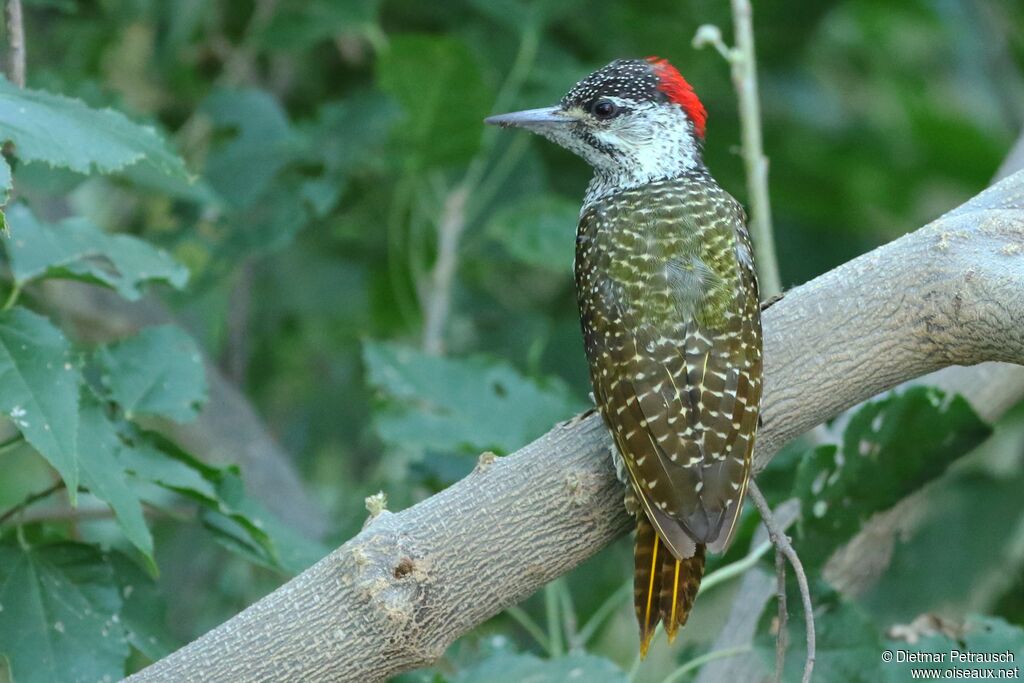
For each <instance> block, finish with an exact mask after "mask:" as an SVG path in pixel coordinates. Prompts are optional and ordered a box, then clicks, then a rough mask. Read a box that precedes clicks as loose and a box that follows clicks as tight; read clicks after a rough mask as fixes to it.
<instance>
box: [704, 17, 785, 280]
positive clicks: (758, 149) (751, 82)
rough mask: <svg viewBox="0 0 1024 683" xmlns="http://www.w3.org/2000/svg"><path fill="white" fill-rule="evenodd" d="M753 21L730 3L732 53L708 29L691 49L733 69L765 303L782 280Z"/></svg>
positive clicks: (712, 28) (707, 27) (716, 30)
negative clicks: (707, 49)
mask: <svg viewBox="0 0 1024 683" xmlns="http://www.w3.org/2000/svg"><path fill="white" fill-rule="evenodd" d="M752 15H753V10H752V9H751V7H750V0H732V17H733V26H734V28H735V33H736V47H733V48H730V47H728V46H727V45H726V44H725V42H724V41H723V40H722V32H721V31H720V30H719V28H718V27H717V26H714V25H711V24H705V25H704V26H701V27H700V28H698V29H697V33H696V35H694V37H693V46H694V47H695V48H698V49H699V48H702V47H704V46H705V45H710V46H712V47H714V48H715V50H717V51H718V54H720V55H722V57H723V58H724V59H725V61H727V62H729V65H730V66H731V68H732V82H733V86H734V87H735V88H736V99H737V101H738V103H739V110H740V132H741V135H742V138H743V164H744V166H745V167H746V172H747V194H748V195H749V202H750V232H751V234H752V235H753V238H754V254H755V257H756V259H755V260H756V261H757V274H758V279H759V280H760V285H761V297H762V298H763V299H769V298H771V297H773V296H775V295H776V294H778V293H779V292H781V291H782V279H781V278H780V277H779V262H778V259H777V258H776V256H775V237H774V235H773V233H772V209H771V202H770V201H769V195H768V158H767V157H766V156H765V155H764V143H763V141H762V137H761V102H760V98H759V96H758V92H757V56H756V53H755V52H754V28H753V23H752Z"/></svg>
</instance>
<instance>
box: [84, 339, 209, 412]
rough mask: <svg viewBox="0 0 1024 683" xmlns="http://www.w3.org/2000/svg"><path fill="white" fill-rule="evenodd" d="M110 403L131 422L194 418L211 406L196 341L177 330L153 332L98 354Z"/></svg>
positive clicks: (102, 379) (96, 357)
mask: <svg viewBox="0 0 1024 683" xmlns="http://www.w3.org/2000/svg"><path fill="white" fill-rule="evenodd" d="M95 359H96V363H97V365H98V366H99V368H100V373H101V381H102V383H103V386H104V388H105V390H106V393H107V397H109V398H110V399H111V400H112V401H115V402H116V403H118V404H119V405H120V406H121V407H122V408H123V409H124V412H125V415H127V416H128V417H129V418H131V417H133V416H135V415H159V416H162V417H168V418H170V419H172V420H176V421H178V422H187V421H189V420H192V419H193V418H195V416H196V414H197V413H198V411H199V407H200V406H201V405H202V404H203V402H204V401H206V373H205V369H204V368H203V359H202V356H201V355H200V353H199V348H198V347H197V346H196V343H195V341H193V339H192V337H190V336H189V335H187V334H186V333H185V332H183V331H181V330H180V329H179V328H177V327H174V326H172V325H163V326H160V327H148V328H146V329H144V330H143V331H142V332H139V333H138V334H137V335H135V336H134V337H129V338H128V339H125V340H123V341H120V342H117V343H116V344H111V345H109V346H105V347H101V348H100V349H98V350H97V351H96V354H95Z"/></svg>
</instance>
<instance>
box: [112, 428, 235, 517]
mask: <svg viewBox="0 0 1024 683" xmlns="http://www.w3.org/2000/svg"><path fill="white" fill-rule="evenodd" d="M121 461H122V462H123V463H124V466H125V469H126V470H128V471H129V472H131V473H132V474H133V475H135V477H136V478H137V479H140V480H144V481H148V482H151V483H153V484H157V485H159V486H162V487H164V488H166V489H168V490H171V491H175V492H177V493H180V494H182V495H186V496H188V497H189V498H192V499H194V500H199V501H202V502H203V503H205V504H211V505H216V504H217V502H218V501H217V489H216V488H215V487H214V485H213V484H212V483H210V481H209V478H208V477H207V476H204V475H203V471H204V470H205V469H206V468H205V467H204V468H203V469H200V468H198V467H196V466H194V465H193V464H192V463H191V462H186V461H183V460H180V459H178V458H175V457H173V456H171V455H168V454H167V453H166V452H164V451H163V450H161V449H160V448H158V447H157V446H156V445H155V444H153V443H151V442H150V441H146V440H139V439H134V443H132V444H131V445H129V446H127V447H126V448H125V449H124V450H123V451H122V453H121ZM196 463H198V461H196Z"/></svg>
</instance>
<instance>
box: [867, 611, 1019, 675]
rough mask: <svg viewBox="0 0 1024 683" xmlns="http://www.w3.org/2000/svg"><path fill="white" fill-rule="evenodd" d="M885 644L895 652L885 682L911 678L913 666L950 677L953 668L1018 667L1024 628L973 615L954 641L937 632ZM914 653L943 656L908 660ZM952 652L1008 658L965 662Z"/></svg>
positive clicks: (885, 667) (963, 669) (887, 648)
mask: <svg viewBox="0 0 1024 683" xmlns="http://www.w3.org/2000/svg"><path fill="white" fill-rule="evenodd" d="M883 647H884V648H885V649H886V650H888V651H889V652H891V653H893V661H892V662H890V663H887V664H885V665H883V667H882V673H883V674H884V675H883V676H882V678H881V680H882V681H883V683H901V682H902V681H909V680H911V676H912V674H911V671H912V670H914V669H918V670H920V669H933V670H939V672H940V675H939V678H943V679H947V680H948V679H950V678H951V677H952V675H946V674H947V672H950V673H952V672H953V671H962V672H966V671H977V672H982V671H986V670H990V669H1015V668H1018V667H1019V666H1020V662H1021V660H1022V658H1024V629H1021V627H1020V626H1017V625H1015V624H1008V623H1006V622H1005V621H1003V620H1002V619H1000V618H998V617H983V616H972V617H970V618H969V619H968V620H967V621H966V623H965V624H964V628H963V631H962V633H960V634H958V638H957V639H956V640H954V639H953V638H951V637H950V636H949V635H945V634H942V633H935V634H931V635H923V636H921V637H920V639H919V640H917V641H916V642H913V643H910V642H907V641H905V640H892V639H888V640H886V642H885V643H884V645H883ZM911 653H915V654H916V653H926V654H928V655H934V654H936V653H939V654H941V655H942V656H943V661H941V662H929V660H923V661H922V660H918V661H916V662H909V661H907V660H908V659H910V658H911V656H910V655H911ZM952 653H964V654H978V655H982V654H994V655H998V656H1000V657H1003V658H1007V659H1008V661H989V662H985V661H974V662H972V661H965V660H964V658H963V656H962V655H957V656H956V657H955V658H954V656H953V654H952ZM1010 658H1012V659H1010ZM980 677H982V676H973V677H972V676H969V675H964V676H960V678H980Z"/></svg>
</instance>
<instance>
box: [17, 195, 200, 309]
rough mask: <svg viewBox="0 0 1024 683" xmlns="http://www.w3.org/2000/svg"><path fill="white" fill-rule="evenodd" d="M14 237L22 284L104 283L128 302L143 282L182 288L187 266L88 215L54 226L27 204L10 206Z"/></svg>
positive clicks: (137, 294) (186, 274)
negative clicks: (52, 281) (108, 230)
mask: <svg viewBox="0 0 1024 683" xmlns="http://www.w3.org/2000/svg"><path fill="white" fill-rule="evenodd" d="M7 217H8V223H9V225H10V230H11V238H10V239H9V240H8V241H7V242H5V245H6V249H7V253H8V254H9V256H10V261H11V272H12V274H13V275H14V280H15V282H16V283H17V284H18V285H19V286H24V285H25V284H27V283H28V282H30V281H32V280H36V279H39V278H44V277H61V278H70V279H74V280H82V281H84V282H91V283H93V284H98V285H103V286H105V287H109V288H111V289H113V290H114V291H116V292H117V293H118V294H120V295H121V296H123V297H124V298H126V299H129V300H135V299H138V298H139V297H140V296H141V295H142V285H144V284H146V283H149V282H164V283H167V284H169V285H171V286H172V287H175V288H177V289H181V288H182V287H184V286H185V283H186V282H187V281H188V270H187V269H186V268H185V267H184V266H182V265H181V264H179V263H178V262H177V261H175V260H174V259H173V258H172V257H171V256H170V255H169V254H168V253H167V252H165V251H164V250H162V249H158V248H156V247H153V246H150V245H149V244H147V243H146V242H143V241H142V240H140V239H138V238H135V237H131V236H129V235H109V234H107V233H105V232H103V231H102V230H101V229H99V228H98V227H96V226H95V225H93V224H92V223H90V222H88V221H87V220H85V219H83V218H69V219H66V220H63V221H61V222H60V223H55V224H49V223H43V222H42V221H40V220H38V219H37V218H36V217H35V215H34V214H33V213H32V212H31V211H30V210H29V209H28V207H26V206H24V205H22V204H16V205H14V206H12V207H10V208H9V209H8V210H7Z"/></svg>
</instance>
